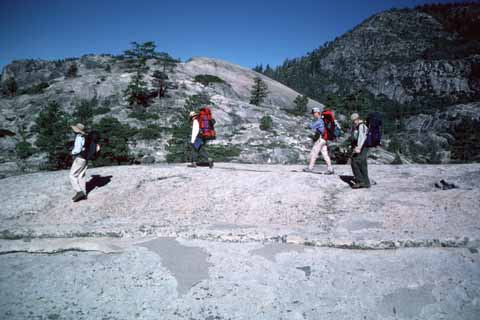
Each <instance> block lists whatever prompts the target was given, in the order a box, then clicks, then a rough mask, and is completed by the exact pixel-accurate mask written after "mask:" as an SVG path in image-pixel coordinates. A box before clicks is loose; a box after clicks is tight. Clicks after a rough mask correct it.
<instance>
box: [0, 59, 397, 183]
mask: <svg viewBox="0 0 480 320" xmlns="http://www.w3.org/2000/svg"><path fill="white" fill-rule="evenodd" d="M146 64H147V68H148V72H147V73H146V74H145V77H144V81H145V82H146V84H147V87H149V88H150V89H152V85H153V83H154V79H153V78H152V74H154V73H155V71H161V70H163V67H162V66H161V65H160V64H159V62H158V61H157V60H156V59H150V60H148V61H147V63H146ZM72 66H75V67H76V69H77V70H76V74H75V75H74V76H69V75H68V72H69V70H70V69H71V68H72ZM166 73H167V75H168V82H167V92H166V94H165V96H164V97H162V98H159V97H155V98H153V99H151V100H150V103H149V106H148V107H147V108H143V107H138V106H130V105H129V103H128V101H127V99H126V98H125V95H124V91H125V89H126V88H127V86H128V85H129V83H130V81H131V79H132V76H134V75H135V71H134V70H131V68H129V66H128V65H127V64H126V62H125V61H124V60H122V59H121V58H119V57H114V56H110V55H102V56H94V55H88V56H84V57H82V58H80V59H67V60H62V61H36V60H28V61H15V62H13V63H12V64H10V65H8V66H6V67H5V68H4V70H3V74H2V79H3V80H4V84H5V83H6V82H7V81H8V79H15V81H16V83H17V86H18V88H17V90H16V94H15V96H8V95H4V96H3V97H2V98H1V99H0V124H1V128H0V129H1V137H0V150H1V167H2V171H3V172H4V174H8V173H9V172H10V173H12V172H16V171H18V170H19V169H23V170H27V171H29V170H35V169H38V168H41V167H42V165H44V163H45V160H46V155H45V154H44V153H41V152H38V150H37V152H35V150H33V151H32V152H30V153H28V152H26V156H24V157H23V159H19V158H20V157H19V156H20V155H22V154H23V153H22V152H23V149H22V148H19V147H18V144H19V143H20V142H27V143H29V144H30V145H31V146H33V147H34V148H35V146H36V145H38V134H36V132H38V131H35V123H36V119H37V118H38V116H39V113H40V112H42V111H43V110H45V108H46V106H47V105H48V104H49V102H51V101H56V102H57V103H58V105H59V108H60V111H63V112H65V114H66V116H67V118H68V119H69V120H70V122H74V121H75V115H76V113H78V109H79V106H82V104H87V106H90V107H91V108H92V110H91V112H92V118H91V119H90V123H88V125H89V126H90V127H93V128H96V126H98V125H99V123H100V124H101V125H102V126H107V124H105V123H106V122H108V123H109V125H111V126H112V124H113V125H115V126H116V128H119V129H118V130H123V129H124V127H120V126H119V125H117V124H116V122H112V121H113V120H111V118H112V117H113V118H115V119H118V120H119V122H120V123H121V124H122V125H128V127H129V128H132V129H134V130H133V131H131V130H130V131H128V133H127V134H126V136H127V137H126V138H128V147H129V154H128V157H129V159H130V160H129V161H130V163H131V162H148V163H151V162H154V161H156V162H165V161H166V160H168V157H169V154H171V153H172V152H176V151H177V150H173V147H174V146H172V145H171V141H172V137H173V136H174V135H175V134H176V132H177V131H176V129H178V126H179V122H181V121H182V120H183V116H184V115H185V113H186V112H188V111H189V110H187V109H188V107H187V106H186V104H187V102H188V101H189V98H190V99H191V97H193V96H197V95H201V96H206V97H207V98H208V99H210V101H211V105H212V106H213V112H214V116H215V118H216V120H217V126H216V129H217V131H218V139H217V140H216V141H214V142H213V143H212V146H211V147H210V149H211V151H212V153H213V154H214V156H215V158H216V159H218V160H224V161H225V160H228V161H238V162H252V163H270V162H272V163H298V162H303V161H304V160H305V158H306V154H307V150H308V148H309V147H310V144H311V140H310V138H309V137H308V135H309V132H308V131H307V130H306V129H305V124H306V123H307V121H308V119H307V118H306V117H304V118H302V117H298V116H293V115H291V113H290V112H289V110H291V109H292V108H294V103H293V100H294V99H295V98H296V97H297V95H298V93H297V92H295V91H294V90H292V89H290V88H288V87H286V86H285V85H282V84H280V83H278V82H276V81H274V80H271V79H270V78H268V77H266V76H263V75H260V74H258V73H256V72H254V71H252V70H249V69H246V68H242V67H240V66H237V65H234V64H231V63H227V62H224V61H219V60H213V59H209V58H193V59H191V60H189V61H187V62H184V63H178V64H176V65H175V67H174V68H172V69H171V70H169V71H167V72H166ZM199 75H200V76H201V75H208V76H209V77H213V79H214V81H212V82H208V83H205V82H202V81H199V80H198V78H196V77H197V76H199ZM258 76H260V77H261V78H262V79H263V81H264V82H265V83H266V84H267V86H268V90H269V95H268V97H267V98H266V100H265V101H264V103H263V104H262V105H261V106H256V105H252V104H250V103H249V101H250V89H251V87H252V84H253V79H254V78H255V77H258ZM314 106H317V107H323V106H322V104H320V103H318V102H316V101H314V100H310V101H309V103H308V108H311V107H314ZM266 115H267V116H270V117H271V119H272V123H273V125H272V128H270V129H268V130H261V129H260V119H261V118H262V117H263V116H266ZM105 118H108V119H109V121H105V122H102V119H103V120H105ZM47 121H48V120H47ZM177 135H178V134H177ZM185 135H188V133H187V134H185V132H183V136H180V140H181V141H183V140H185ZM70 138H72V137H71V135H70ZM177 138H179V137H177ZM177 140H178V139H177ZM181 146H183V145H181ZM123 151H124V150H123ZM123 151H122V152H123ZM116 152H118V150H116ZM24 153H25V152H24ZM180 153H181V152H180ZM390 158H391V156H389V159H390ZM176 160H178V159H176ZM180 160H181V159H180ZM124 162H125V161H124ZM127 163H128V162H127Z"/></svg>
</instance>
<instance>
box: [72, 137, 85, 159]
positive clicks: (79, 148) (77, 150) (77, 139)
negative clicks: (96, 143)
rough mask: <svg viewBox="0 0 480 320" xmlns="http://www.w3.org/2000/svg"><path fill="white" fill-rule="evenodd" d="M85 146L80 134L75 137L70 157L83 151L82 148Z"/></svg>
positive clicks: (83, 138)
mask: <svg viewBox="0 0 480 320" xmlns="http://www.w3.org/2000/svg"><path fill="white" fill-rule="evenodd" d="M84 145H85V137H84V136H82V135H81V134H77V135H76V136H75V143H74V145H73V150H72V156H76V155H78V154H80V152H82V151H83V146H84Z"/></svg>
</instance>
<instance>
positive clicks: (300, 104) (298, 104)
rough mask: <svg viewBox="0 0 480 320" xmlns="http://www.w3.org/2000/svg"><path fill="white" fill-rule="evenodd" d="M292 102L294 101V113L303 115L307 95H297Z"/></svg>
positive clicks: (306, 103) (305, 110) (305, 109)
mask: <svg viewBox="0 0 480 320" xmlns="http://www.w3.org/2000/svg"><path fill="white" fill-rule="evenodd" d="M293 103H295V110H294V112H293V113H294V114H296V115H298V116H303V115H304V114H305V112H307V105H308V97H307V96H302V95H298V96H297V97H296V98H295V100H293Z"/></svg>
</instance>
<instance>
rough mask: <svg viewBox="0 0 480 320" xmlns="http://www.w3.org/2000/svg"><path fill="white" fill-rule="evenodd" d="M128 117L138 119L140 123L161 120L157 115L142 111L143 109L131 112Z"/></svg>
mask: <svg viewBox="0 0 480 320" xmlns="http://www.w3.org/2000/svg"><path fill="white" fill-rule="evenodd" d="M128 117H129V118H133V119H137V120H140V121H148V120H158V119H159V118H160V117H159V116H158V114H156V113H150V112H146V111H145V110H141V109H140V110H134V111H132V112H130V113H129V115H128Z"/></svg>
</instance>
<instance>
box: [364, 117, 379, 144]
mask: <svg viewBox="0 0 480 320" xmlns="http://www.w3.org/2000/svg"><path fill="white" fill-rule="evenodd" d="M367 127H368V133H367V140H366V141H365V147H367V148H374V147H378V146H379V145H380V144H381V141H382V119H381V116H380V113H378V112H372V113H369V114H368V116H367Z"/></svg>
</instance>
